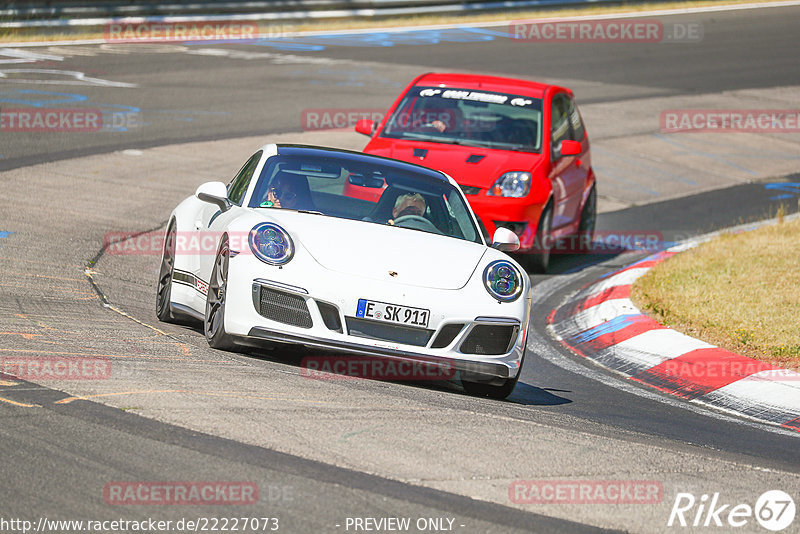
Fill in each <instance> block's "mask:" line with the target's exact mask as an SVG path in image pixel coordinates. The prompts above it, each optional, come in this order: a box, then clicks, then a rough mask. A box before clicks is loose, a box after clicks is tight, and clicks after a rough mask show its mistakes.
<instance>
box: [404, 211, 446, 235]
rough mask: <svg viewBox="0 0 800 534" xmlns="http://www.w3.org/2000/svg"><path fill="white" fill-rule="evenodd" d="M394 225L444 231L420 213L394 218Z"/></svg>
mask: <svg viewBox="0 0 800 534" xmlns="http://www.w3.org/2000/svg"><path fill="white" fill-rule="evenodd" d="M394 225H395V226H402V227H403V228H412V229H414V230H424V231H426V232H432V233H434V234H441V233H442V231H441V230H439V229H438V228H436V226H435V225H434V224H433V223H432V222H430V221H429V220H428V219H426V218H425V217H422V216H420V215H403V216H402V217H398V218H397V219H395V220H394Z"/></svg>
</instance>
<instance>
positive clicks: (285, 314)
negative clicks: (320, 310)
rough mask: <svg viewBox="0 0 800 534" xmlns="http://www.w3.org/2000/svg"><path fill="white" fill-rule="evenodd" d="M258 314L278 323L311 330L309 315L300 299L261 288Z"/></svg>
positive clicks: (303, 300) (304, 302) (302, 300)
mask: <svg viewBox="0 0 800 534" xmlns="http://www.w3.org/2000/svg"><path fill="white" fill-rule="evenodd" d="M258 313H260V314H261V315H263V316H264V317H266V318H267V319H271V320H273V321H278V322H279V323H284V324H290V325H292V326H299V327H301V328H311V326H312V324H313V323H312V322H311V314H310V313H308V306H307V305H306V301H305V299H304V298H302V297H298V296H297V295H291V294H289V293H284V292H282V291H275V290H274V289H270V288H268V287H264V286H261V295H260V297H259V306H258Z"/></svg>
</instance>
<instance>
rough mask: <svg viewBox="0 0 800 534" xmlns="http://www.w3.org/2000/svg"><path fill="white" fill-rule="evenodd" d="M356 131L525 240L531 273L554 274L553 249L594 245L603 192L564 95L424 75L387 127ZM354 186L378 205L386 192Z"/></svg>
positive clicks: (488, 225) (469, 77)
mask: <svg viewBox="0 0 800 534" xmlns="http://www.w3.org/2000/svg"><path fill="white" fill-rule="evenodd" d="M356 131H357V132H359V133H362V134H365V135H369V136H370V137H371V139H370V141H369V143H368V144H367V146H366V147H365V148H364V152H366V153H369V154H377V155H381V156H387V157H390V158H394V159H399V160H403V161H408V162H412V163H417V164H420V165H424V166H426V167H431V168H433V169H436V170H440V171H444V172H445V173H447V174H449V175H450V176H452V177H453V178H454V179H455V180H456V182H458V183H459V184H460V185H461V188H462V190H463V191H464V194H465V195H466V197H467V200H468V201H469V202H470V204H471V205H472V208H473V209H474V210H475V213H476V214H477V215H478V217H479V218H480V219H481V222H482V223H483V225H484V226H485V230H486V232H487V234H490V235H491V234H493V233H494V231H495V230H496V229H497V228H500V227H505V228H508V229H510V230H512V231H513V232H514V233H516V234H517V236H519V240H520V253H521V255H520V258H519V259H520V260H522V261H523V263H524V264H525V265H526V267H528V268H529V269H530V270H534V271H538V272H544V271H545V270H546V269H547V266H548V263H549V260H550V252H551V249H552V248H553V245H554V243H555V242H556V240H562V241H560V242H561V243H568V247H569V248H573V249H577V248H578V246H576V245H582V247H583V248H585V247H586V245H587V244H588V243H591V239H592V236H593V233H594V226H595V219H596V213H597V193H596V191H595V176H594V172H593V171H592V166H591V159H590V154H589V138H588V136H587V134H586V128H585V127H584V124H583V120H582V119H581V115H580V112H579V111H578V108H577V106H576V105H575V99H574V96H573V94H572V91H570V90H569V89H567V88H565V87H558V86H555V85H544V84H541V83H536V82H530V81H525V80H517V79H513V78H500V77H495V76H479V75H473V74H438V73H429V74H423V75H422V76H419V77H417V78H416V79H415V80H413V81H412V82H411V83H410V84H409V85H408V87H407V88H406V89H405V91H403V93H402V94H401V95H400V97H399V98H398V99H397V100H396V101H395V103H394V104H393V105H392V107H391V109H390V110H389V112H388V113H387V115H386V116H385V117H384V118H383V120H382V121H381V122H380V123H376V122H374V121H371V120H361V121H359V122H358V123H357V124H356ZM347 187H348V189H349V194H351V195H352V196H357V197H360V198H364V199H371V198H373V197H374V198H376V199H377V196H376V195H375V193H378V191H376V189H377V188H382V187H383V184H379V183H370V184H366V183H363V182H360V181H358V179H357V178H355V179H353V180H350V183H348V184H347ZM568 237H569V238H570V239H569V240H566V241H565V240H563V238H568ZM576 238H577V239H576Z"/></svg>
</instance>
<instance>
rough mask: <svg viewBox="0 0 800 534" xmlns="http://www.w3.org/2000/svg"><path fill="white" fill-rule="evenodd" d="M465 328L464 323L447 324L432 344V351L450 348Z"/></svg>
mask: <svg viewBox="0 0 800 534" xmlns="http://www.w3.org/2000/svg"><path fill="white" fill-rule="evenodd" d="M463 328H464V324H463V323H453V324H446V325H444V326H443V327H442V329H441V330H440V331H439V335H438V336H436V339H434V340H433V343H431V348H432V349H443V348H445V347H446V346H448V345H449V344H450V343H452V342H453V340H454V339H455V338H456V336H457V335H458V334H459V332H461V330H462V329H463Z"/></svg>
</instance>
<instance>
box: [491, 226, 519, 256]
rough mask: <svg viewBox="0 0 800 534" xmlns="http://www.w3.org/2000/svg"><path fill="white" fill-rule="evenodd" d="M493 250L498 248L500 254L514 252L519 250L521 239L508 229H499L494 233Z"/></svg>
mask: <svg viewBox="0 0 800 534" xmlns="http://www.w3.org/2000/svg"><path fill="white" fill-rule="evenodd" d="M492 248H496V249H497V250H499V251H500V252H514V251H516V250H519V238H518V237H517V234H515V233H514V232H512V231H511V230H509V229H508V228H502V227H501V228H498V229H497V230H495V231H494V237H493V238H492Z"/></svg>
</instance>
